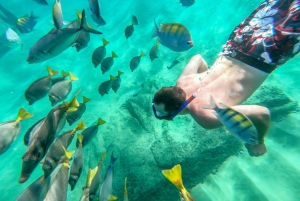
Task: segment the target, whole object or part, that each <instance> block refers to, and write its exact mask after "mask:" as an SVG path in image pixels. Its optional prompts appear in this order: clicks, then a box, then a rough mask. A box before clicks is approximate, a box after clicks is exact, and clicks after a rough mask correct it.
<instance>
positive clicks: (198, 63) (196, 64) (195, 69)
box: [179, 54, 208, 79]
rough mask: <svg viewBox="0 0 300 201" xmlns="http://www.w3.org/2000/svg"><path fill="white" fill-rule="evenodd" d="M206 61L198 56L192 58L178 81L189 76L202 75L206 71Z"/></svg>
mask: <svg viewBox="0 0 300 201" xmlns="http://www.w3.org/2000/svg"><path fill="white" fill-rule="evenodd" d="M207 69H208V68H207V64H206V61H205V60H204V59H203V58H202V57H201V55H200V54H196V55H195V56H193V57H192V58H191V59H190V61H189V63H188V64H187V65H186V66H185V68H184V70H183V72H182V74H181V75H180V77H179V79H180V78H182V77H184V76H186V75H190V74H196V73H202V72H205V71H207Z"/></svg>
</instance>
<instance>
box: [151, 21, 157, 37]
mask: <svg viewBox="0 0 300 201" xmlns="http://www.w3.org/2000/svg"><path fill="white" fill-rule="evenodd" d="M154 25H155V32H154V34H153V35H152V38H154V37H155V36H157V35H158V32H159V29H158V27H157V24H156V22H155V19H154Z"/></svg>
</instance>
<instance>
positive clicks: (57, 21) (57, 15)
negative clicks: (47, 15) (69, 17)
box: [52, 0, 64, 29]
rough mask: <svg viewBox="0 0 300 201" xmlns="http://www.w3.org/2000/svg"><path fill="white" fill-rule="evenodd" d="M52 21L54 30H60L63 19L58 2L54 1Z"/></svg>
mask: <svg viewBox="0 0 300 201" xmlns="http://www.w3.org/2000/svg"><path fill="white" fill-rule="evenodd" d="M52 19H53V23H54V26H55V27H56V29H60V28H62V26H63V22H64V18H63V13H62V9H61V3H60V0H55V2H54V4H53V9H52Z"/></svg>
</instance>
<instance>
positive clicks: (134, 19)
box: [131, 15, 139, 25]
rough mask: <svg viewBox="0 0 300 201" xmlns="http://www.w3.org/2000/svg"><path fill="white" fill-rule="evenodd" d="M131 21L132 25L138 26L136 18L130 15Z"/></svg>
mask: <svg viewBox="0 0 300 201" xmlns="http://www.w3.org/2000/svg"><path fill="white" fill-rule="evenodd" d="M131 19H132V23H133V24H134V25H139V21H138V19H137V18H136V16H134V15H132V17H131Z"/></svg>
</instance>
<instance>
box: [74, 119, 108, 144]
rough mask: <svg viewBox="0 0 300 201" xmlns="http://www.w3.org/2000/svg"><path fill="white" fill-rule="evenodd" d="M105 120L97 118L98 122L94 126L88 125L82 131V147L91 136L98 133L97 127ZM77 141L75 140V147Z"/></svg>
mask: <svg viewBox="0 0 300 201" xmlns="http://www.w3.org/2000/svg"><path fill="white" fill-rule="evenodd" d="M105 123H106V122H105V121H104V120H102V119H101V118H98V122H97V124H96V125H94V126H90V127H88V128H86V129H85V130H83V131H82V133H81V135H82V136H83V140H82V147H84V146H86V145H87V144H88V143H89V142H90V141H91V140H92V138H93V137H94V136H95V135H96V134H97V133H98V127H99V126H101V125H103V124H105ZM78 146H79V141H78V140H77V141H76V147H77V148H78Z"/></svg>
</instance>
